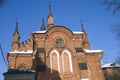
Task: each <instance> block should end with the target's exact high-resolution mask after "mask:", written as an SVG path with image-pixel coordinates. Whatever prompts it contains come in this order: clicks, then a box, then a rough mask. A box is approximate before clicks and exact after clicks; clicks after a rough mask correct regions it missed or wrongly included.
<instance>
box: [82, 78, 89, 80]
mask: <svg viewBox="0 0 120 80" xmlns="http://www.w3.org/2000/svg"><path fill="white" fill-rule="evenodd" d="M81 80H89V78H82V79H81Z"/></svg>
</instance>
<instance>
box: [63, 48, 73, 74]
mask: <svg viewBox="0 0 120 80" xmlns="http://www.w3.org/2000/svg"><path fill="white" fill-rule="evenodd" d="M62 63H63V72H66V73H69V72H73V69H72V59H71V53H70V52H69V51H68V50H64V51H63V52H62Z"/></svg>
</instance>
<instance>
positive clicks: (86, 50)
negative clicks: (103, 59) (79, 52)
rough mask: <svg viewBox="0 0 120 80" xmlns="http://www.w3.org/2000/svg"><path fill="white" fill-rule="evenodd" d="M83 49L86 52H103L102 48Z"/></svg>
mask: <svg viewBox="0 0 120 80" xmlns="http://www.w3.org/2000/svg"><path fill="white" fill-rule="evenodd" d="M84 51H85V52H86V53H100V52H103V51H102V50H88V49H84Z"/></svg>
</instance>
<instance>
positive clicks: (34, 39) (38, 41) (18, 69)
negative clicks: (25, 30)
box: [3, 4, 104, 80]
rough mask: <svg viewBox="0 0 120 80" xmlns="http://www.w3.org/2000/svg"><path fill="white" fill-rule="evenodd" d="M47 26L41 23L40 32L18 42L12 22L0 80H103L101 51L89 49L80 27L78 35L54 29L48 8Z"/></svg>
mask: <svg viewBox="0 0 120 80" xmlns="http://www.w3.org/2000/svg"><path fill="white" fill-rule="evenodd" d="M47 22H48V23H47V27H46V25H45V24H44V19H42V24H41V27H40V30H38V31H33V32H31V33H30V38H29V39H26V40H25V41H23V42H19V40H20V33H19V30H18V21H16V28H15V31H14V33H13V41H12V45H11V48H12V51H10V52H8V53H7V57H6V58H7V61H8V71H7V72H5V73H3V75H4V80H104V75H103V71H102V68H101V59H102V56H103V51H102V50H91V49H90V43H89V41H88V35H87V33H86V31H85V29H84V25H83V23H81V27H82V30H81V31H80V32H75V31H72V30H70V29H69V28H68V27H65V26H61V25H55V24H54V19H53V15H52V11H51V6H50V4H49V11H48V16H47Z"/></svg>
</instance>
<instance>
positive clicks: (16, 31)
mask: <svg viewBox="0 0 120 80" xmlns="http://www.w3.org/2000/svg"><path fill="white" fill-rule="evenodd" d="M15 34H17V35H19V31H18V18H17V19H16V27H15V31H14V33H13V35H15Z"/></svg>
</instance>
